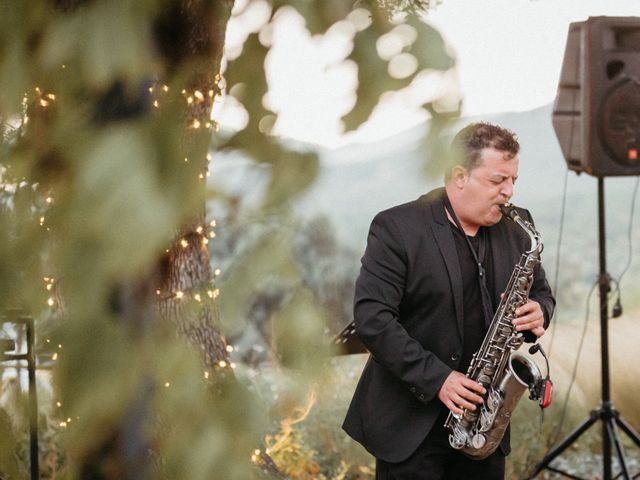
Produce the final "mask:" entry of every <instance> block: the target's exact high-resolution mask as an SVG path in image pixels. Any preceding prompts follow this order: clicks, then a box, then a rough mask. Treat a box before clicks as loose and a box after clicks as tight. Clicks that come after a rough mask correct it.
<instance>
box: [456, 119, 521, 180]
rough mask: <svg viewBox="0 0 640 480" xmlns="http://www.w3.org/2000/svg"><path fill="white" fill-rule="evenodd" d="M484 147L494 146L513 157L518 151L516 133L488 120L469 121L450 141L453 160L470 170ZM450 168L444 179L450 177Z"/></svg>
mask: <svg viewBox="0 0 640 480" xmlns="http://www.w3.org/2000/svg"><path fill="white" fill-rule="evenodd" d="M484 148H494V149H496V150H500V151H501V152H505V153H506V154H507V156H508V158H513V157H515V156H516V155H517V154H518V152H519V151H520V144H519V143H518V140H517V137H516V134H515V133H513V132H512V131H511V130H508V129H506V128H502V127H499V126H498V125H494V124H492V123H488V122H476V123H471V124H469V125H467V126H466V127H464V128H463V129H462V130H460V131H459V132H458V133H457V134H456V136H455V137H454V138H453V141H452V142H451V153H452V155H453V158H455V160H456V161H455V162H454V164H453V165H451V168H453V167H454V166H455V165H461V166H463V167H465V168H466V169H467V170H469V171H470V170H472V169H473V168H475V167H477V166H478V164H479V163H480V153H481V152H482V150H483V149H484ZM451 168H448V169H447V171H446V174H445V180H447V181H449V179H450V178H451Z"/></svg>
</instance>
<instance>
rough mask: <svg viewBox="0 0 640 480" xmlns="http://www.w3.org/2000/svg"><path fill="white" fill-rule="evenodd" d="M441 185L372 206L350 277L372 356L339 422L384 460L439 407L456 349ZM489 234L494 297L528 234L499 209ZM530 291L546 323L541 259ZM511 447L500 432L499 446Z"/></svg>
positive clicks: (455, 287) (407, 444) (454, 257)
mask: <svg viewBox="0 0 640 480" xmlns="http://www.w3.org/2000/svg"><path fill="white" fill-rule="evenodd" d="M443 195H444V189H442V188H441V189H437V190H434V191H432V192H430V193H429V194H427V195H423V196H421V197H420V198H418V199H417V200H415V201H413V202H410V203H407V204H404V205H399V206H397V207H393V208H391V209H389V210H385V211H383V212H381V213H379V214H378V215H376V217H375V218H374V219H373V222H372V223H371V228H370V230H369V236H368V239H367V248H366V251H365V253H364V256H363V257H362V267H361V270H360V275H359V277H358V280H357V282H356V293H355V302H354V317H355V326H356V334H357V335H358V337H359V338H360V340H361V341H362V343H364V345H365V346H366V347H367V348H368V349H369V351H370V352H371V356H370V357H369V360H368V362H367V364H366V366H365V368H364V371H363V373H362V376H361V378H360V381H359V383H358V386H357V387H356V391H355V393H354V396H353V400H352V402H351V405H350V406H349V410H348V412H347V416H346V418H345V421H344V424H343V428H344V429H345V431H346V432H347V433H348V434H349V435H350V436H351V437H353V438H354V439H355V440H357V441H358V442H360V443H361V444H362V445H363V446H364V447H365V448H366V449H367V450H368V451H369V452H370V453H372V454H373V455H374V456H375V457H376V458H380V459H382V460H384V461H387V462H400V461H402V460H404V459H406V458H407V457H409V456H410V455H411V454H412V453H413V452H414V451H415V449H416V448H417V447H418V446H419V445H420V444H421V443H422V441H423V440H424V438H425V437H426V435H427V434H428V433H429V431H430V430H431V428H432V427H433V425H434V422H435V421H436V418H437V416H438V414H439V412H440V410H441V408H442V403H441V402H440V400H439V399H438V397H437V394H438V391H439V390H440V387H441V386H442V384H443V383H444V381H445V379H446V378H447V376H448V375H449V374H450V373H451V371H452V370H457V369H458V366H459V364H460V360H461V357H462V350H463V344H462V339H463V338H464V336H463V326H464V322H463V316H464V312H463V296H462V275H461V273H460V265H459V261H458V254H457V252H456V247H455V242H454V239H453V233H452V231H451V227H450V225H449V220H448V219H447V216H446V213H445V210H444V204H443V201H442V198H443ZM520 214H521V216H522V217H523V218H527V219H530V218H531V217H530V215H529V212H527V211H526V210H520ZM489 235H490V239H491V241H490V243H491V255H492V258H493V276H494V278H493V285H495V289H494V290H495V291H493V292H490V293H491V294H492V295H493V296H494V304H495V305H498V304H499V302H500V294H501V293H502V292H503V291H504V288H505V287H506V285H507V283H508V281H509V277H510V276H511V273H512V271H513V268H514V266H515V264H516V263H518V260H519V259H520V256H521V254H522V253H523V252H524V251H526V250H528V248H529V246H530V245H529V244H530V240H529V237H528V236H527V235H526V234H525V233H524V232H523V231H522V229H521V228H520V227H518V226H517V225H515V224H514V223H513V222H511V221H510V220H508V219H505V218H503V219H502V220H501V221H500V222H499V223H498V224H496V225H494V226H492V227H490V228H489ZM530 297H531V298H532V299H534V300H536V301H537V302H539V303H540V305H541V306H542V310H543V312H544V316H545V327H546V326H547V325H548V324H549V319H550V318H551V314H552V312H553V308H554V306H555V301H554V299H553V296H552V294H551V289H550V288H549V285H548V283H547V281H546V278H545V274H544V270H543V269H542V267H538V268H537V269H536V272H535V279H534V283H533V286H532V289H531V295H530ZM478 308H482V307H481V306H478ZM529 334H530V336H531V338H530V340H533V339H534V338H535V337H534V336H533V334H531V333H530V332H529ZM463 373H466V372H463ZM508 448H509V446H508V438H506V439H505V441H504V442H503V451H504V453H505V454H506V453H508Z"/></svg>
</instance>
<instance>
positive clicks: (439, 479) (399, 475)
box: [376, 416, 505, 480]
mask: <svg viewBox="0 0 640 480" xmlns="http://www.w3.org/2000/svg"><path fill="white" fill-rule="evenodd" d="M443 418H444V416H443ZM443 424H444V420H443V419H439V420H438V422H437V423H436V426H435V427H434V428H433V430H432V431H431V432H429V435H427V438H425V440H424V442H422V444H421V445H420V446H419V447H418V449H417V450H416V451H415V452H414V453H413V454H411V456H410V457H409V458H407V459H406V460H404V461H402V462H400V463H388V462H384V461H382V460H380V459H377V460H376V480H473V479H479V480H504V474H505V457H504V455H503V453H502V452H501V450H500V448H498V449H497V450H496V451H495V452H493V453H492V454H491V455H489V456H488V457H487V458H485V459H484V460H472V459H470V458H468V457H466V456H464V455H463V454H462V453H460V452H459V451H457V450H454V449H453V448H451V446H449V440H448V432H447V431H446V430H445V429H444V427H443Z"/></svg>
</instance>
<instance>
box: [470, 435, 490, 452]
mask: <svg viewBox="0 0 640 480" xmlns="http://www.w3.org/2000/svg"><path fill="white" fill-rule="evenodd" d="M485 443H487V437H485V436H484V435H482V434H481V433H476V434H475V435H474V436H473V437H471V446H472V447H473V448H475V449H480V448H482V447H484V444H485Z"/></svg>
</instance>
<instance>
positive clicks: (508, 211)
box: [500, 203, 543, 255]
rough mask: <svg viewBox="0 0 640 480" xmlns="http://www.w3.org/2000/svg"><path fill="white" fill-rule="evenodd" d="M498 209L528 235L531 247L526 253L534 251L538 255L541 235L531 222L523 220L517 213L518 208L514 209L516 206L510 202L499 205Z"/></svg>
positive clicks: (540, 246) (540, 247) (540, 249)
mask: <svg viewBox="0 0 640 480" xmlns="http://www.w3.org/2000/svg"><path fill="white" fill-rule="evenodd" d="M500 211H501V212H502V214H503V215H504V216H505V217H507V218H509V219H510V220H511V221H512V222H514V223H515V224H517V225H518V226H519V227H520V228H522V229H523V230H524V231H525V233H526V234H527V235H528V236H529V239H530V240H531V248H529V250H528V251H527V252H526V253H527V254H531V253H534V252H536V253H537V254H538V255H539V254H540V253H541V252H542V247H543V245H542V237H541V235H540V234H539V233H538V231H537V230H536V229H535V228H534V227H533V225H532V224H531V222H529V221H527V220H524V219H523V218H522V217H521V216H520V214H519V213H518V210H516V207H514V206H513V205H512V204H511V203H505V204H504V205H500Z"/></svg>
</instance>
